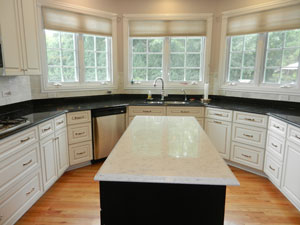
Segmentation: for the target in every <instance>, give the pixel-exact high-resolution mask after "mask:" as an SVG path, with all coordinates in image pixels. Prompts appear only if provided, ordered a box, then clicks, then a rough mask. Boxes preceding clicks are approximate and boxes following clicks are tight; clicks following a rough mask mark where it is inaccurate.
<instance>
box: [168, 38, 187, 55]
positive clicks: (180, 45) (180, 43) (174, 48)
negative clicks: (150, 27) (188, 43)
mask: <svg viewBox="0 0 300 225" xmlns="http://www.w3.org/2000/svg"><path fill="white" fill-rule="evenodd" d="M170 42H171V52H184V50H185V39H184V38H171V40H170Z"/></svg>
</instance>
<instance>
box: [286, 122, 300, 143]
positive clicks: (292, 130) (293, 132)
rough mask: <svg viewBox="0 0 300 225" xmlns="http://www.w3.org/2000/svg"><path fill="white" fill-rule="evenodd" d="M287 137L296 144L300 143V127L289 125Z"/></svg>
mask: <svg viewBox="0 0 300 225" xmlns="http://www.w3.org/2000/svg"><path fill="white" fill-rule="evenodd" d="M287 139H288V140H289V141H291V142H294V143H295V144H298V145H300V128H298V127H295V126H292V125H288V135H287Z"/></svg>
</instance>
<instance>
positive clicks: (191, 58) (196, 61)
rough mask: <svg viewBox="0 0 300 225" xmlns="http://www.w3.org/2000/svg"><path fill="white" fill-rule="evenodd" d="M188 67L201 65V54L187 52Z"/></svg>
mask: <svg viewBox="0 0 300 225" xmlns="http://www.w3.org/2000/svg"><path fill="white" fill-rule="evenodd" d="M186 66H187V67H200V54H186Z"/></svg>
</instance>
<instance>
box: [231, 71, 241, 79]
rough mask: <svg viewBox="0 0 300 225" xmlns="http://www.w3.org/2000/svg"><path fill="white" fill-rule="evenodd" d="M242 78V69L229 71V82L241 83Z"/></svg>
mask: <svg viewBox="0 0 300 225" xmlns="http://www.w3.org/2000/svg"><path fill="white" fill-rule="evenodd" d="M240 78H241V69H230V70H229V80H230V81H239V80H240Z"/></svg>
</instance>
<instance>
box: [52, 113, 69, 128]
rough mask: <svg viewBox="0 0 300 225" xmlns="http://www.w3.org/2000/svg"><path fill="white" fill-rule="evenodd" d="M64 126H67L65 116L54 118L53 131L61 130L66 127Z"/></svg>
mask: <svg viewBox="0 0 300 225" xmlns="http://www.w3.org/2000/svg"><path fill="white" fill-rule="evenodd" d="M66 124H67V119H66V115H65V114H64V115H61V116H58V117H56V118H54V128H55V130H59V129H61V128H64V127H66Z"/></svg>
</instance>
